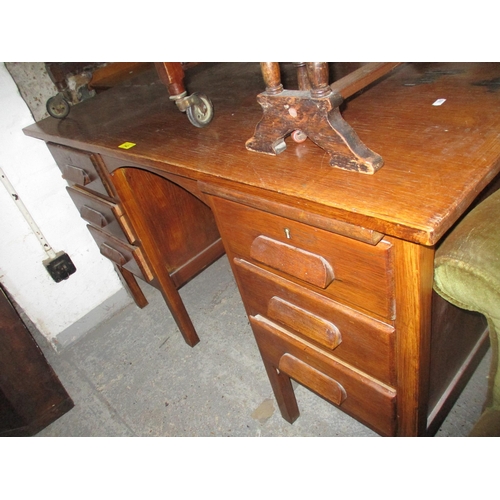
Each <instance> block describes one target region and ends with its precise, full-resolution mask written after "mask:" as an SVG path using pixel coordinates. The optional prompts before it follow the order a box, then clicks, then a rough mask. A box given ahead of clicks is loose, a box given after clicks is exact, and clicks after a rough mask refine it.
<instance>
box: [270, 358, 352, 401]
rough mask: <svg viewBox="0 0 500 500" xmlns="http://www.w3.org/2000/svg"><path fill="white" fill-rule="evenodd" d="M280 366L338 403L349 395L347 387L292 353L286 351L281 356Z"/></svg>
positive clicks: (290, 375) (302, 382)
mask: <svg viewBox="0 0 500 500" xmlns="http://www.w3.org/2000/svg"><path fill="white" fill-rule="evenodd" d="M278 368H279V370H280V371H283V372H284V373H286V374H287V375H288V376H289V377H291V378H293V379H294V380H296V381H297V382H299V383H300V384H302V385H304V386H306V387H309V388H311V389H312V390H313V391H315V392H317V393H318V394H321V395H322V396H323V397H324V398H326V399H327V400H328V401H331V402H332V403H335V404H336V405H341V404H342V403H343V402H344V401H345V399H346V397H347V393H346V392H345V389H344V388H343V387H342V385H341V384H339V383H338V382H337V381H336V380H334V379H333V378H331V377H329V376H328V375H325V374H324V373H322V372H320V371H319V370H316V369H315V368H313V367H312V366H309V365H308V364H306V363H304V362H303V361H301V360H300V359H298V358H296V357H295V356H292V355H291V354H288V353H286V354H283V356H281V358H280V361H279V366H278Z"/></svg>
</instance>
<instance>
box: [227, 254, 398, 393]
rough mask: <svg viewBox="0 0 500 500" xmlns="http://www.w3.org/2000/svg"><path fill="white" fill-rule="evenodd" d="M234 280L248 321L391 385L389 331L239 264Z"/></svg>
mask: <svg viewBox="0 0 500 500" xmlns="http://www.w3.org/2000/svg"><path fill="white" fill-rule="evenodd" d="M234 270H235V274H236V279H237V281H238V285H239V287H240V291H241V295H242V297H243V300H244V303H245V307H246V308H247V313H248V315H249V316H256V315H261V316H263V317H266V318H268V319H270V320H272V321H274V322H276V323H278V324H280V325H281V326H282V327H283V328H286V329H287V330H289V331H291V332H293V333H294V334H295V335H297V336H298V337H301V338H303V339H304V340H306V341H308V342H311V343H313V344H314V345H315V346H316V347H317V348H319V349H322V350H325V352H327V353H329V354H331V355H333V356H334V357H335V358H337V359H339V360H340V361H343V362H346V363H348V364H350V365H351V366H353V367H355V368H356V369H358V370H361V371H363V372H365V373H367V374H369V375H370V376H372V377H375V378H376V379H378V380H380V381H381V382H383V383H385V384H387V385H391V386H394V385H395V382H396V380H395V378H396V375H395V359H394V357H395V352H394V351H395V335H394V327H393V326H392V325H388V324H386V323H383V322H381V321H378V320H375V319H373V318H371V317H369V316H367V315H365V314H362V313H360V312H357V311H355V310H354V309H351V308H350V307H346V306H344V305H342V304H339V303H338V302H334V301H333V300H331V299H328V298H325V297H323V296H322V295H320V294H318V293H315V292H312V291H310V290H307V289H305V288H303V287H301V286H299V285H297V284H295V283H293V282H291V281H289V280H285V279H283V278H281V277H279V276H276V275H274V274H272V273H270V272H268V271H266V270H264V269H261V268H259V267H258V266H256V265H254V264H251V263H249V262H246V261H244V260H241V259H235V260H234Z"/></svg>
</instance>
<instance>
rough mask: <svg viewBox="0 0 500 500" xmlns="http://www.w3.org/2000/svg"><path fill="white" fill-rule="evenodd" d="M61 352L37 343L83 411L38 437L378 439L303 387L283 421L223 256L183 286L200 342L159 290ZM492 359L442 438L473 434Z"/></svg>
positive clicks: (474, 380)
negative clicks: (180, 324) (293, 411)
mask: <svg viewBox="0 0 500 500" xmlns="http://www.w3.org/2000/svg"><path fill="white" fill-rule="evenodd" d="M144 290H145V293H146V295H147V297H148V300H149V302H150V303H149V305H148V306H147V307H146V308H144V309H142V310H141V309H139V308H137V307H136V306H135V305H134V304H132V305H130V306H128V307H127V308H125V309H124V310H123V311H122V312H121V313H119V314H118V315H116V316H115V317H113V318H112V319H111V320H109V321H108V322H106V323H105V324H102V325H100V326H99V327H98V328H96V329H95V330H93V331H91V332H89V333H88V334H86V335H85V336H84V337H82V338H81V339H79V340H78V341H76V342H75V343H73V344H72V345H70V346H68V347H67V348H65V349H64V350H63V351H62V352H59V353H56V352H55V351H54V350H53V349H52V348H50V347H49V346H48V345H47V344H46V342H44V341H43V339H41V338H37V341H39V343H40V346H41V348H42V350H43V351H44V353H45V355H46V357H47V359H48V360H49V362H50V364H51V365H52V366H53V368H54V370H55V372H56V373H57V375H58V376H59V378H60V380H61V382H62V384H63V385H64V387H65V388H66V390H67V391H68V393H69V394H70V396H71V397H72V398H73V401H74V403H75V407H74V408H73V409H72V410H71V411H69V412H68V413H67V414H65V415H63V416H62V417H61V418H60V419H58V420H57V421H56V422H54V423H53V424H51V425H50V426H49V427H47V428H46V429H44V430H43V431H42V432H40V433H39V434H38V436H88V437H93V436H102V437H104V436H111V437H112V436H220V437H223V436H288V437H293V436H311V437H314V436H324V437H326V436H360V437H374V436H376V434H375V433H374V432H372V431H371V430H370V429H368V428H367V427H365V426H364V425H362V424H360V423H359V422H357V421H356V420H354V419H352V418H350V417H349V416H347V415H345V414H343V413H342V412H341V411H339V410H338V409H336V408H335V407H333V406H332V405H330V404H328V403H327V402H325V401H324V400H322V399H321V398H319V397H317V396H315V395H314V394H312V393H311V392H310V391H308V390H307V389H305V388H303V387H302V386H297V387H296V394H297V400H298V403H299V408H300V411H301V416H300V417H299V419H298V420H297V421H296V422H295V423H294V424H293V425H290V424H289V423H287V422H286V421H285V420H284V419H283V418H281V416H280V413H279V410H278V408H277V405H276V402H275V400H274V397H273V393H272V390H271V386H270V384H269V381H268V379H267V375H266V373H265V370H264V367H263V365H262V362H261V359H260V355H259V353H258V350H257V346H256V344H255V341H254V338H253V335H252V332H251V329H250V326H249V323H248V320H247V317H246V315H245V312H244V308H243V305H242V302H241V299H240V296H239V293H238V290H237V287H236V284H235V282H234V278H233V276H232V274H231V271H230V268H229V264H228V261H227V258H226V257H225V256H224V257H222V258H221V259H220V260H218V261H217V262H216V263H215V264H214V265H212V266H211V267H210V268H208V269H207V270H205V271H204V272H203V273H201V274H200V275H199V276H197V277H196V278H195V279H194V280H192V281H191V282H190V283H188V284H187V285H186V286H185V287H183V288H182V289H181V295H182V297H183V300H184V301H185V304H186V307H187V309H188V312H189V314H190V315H191V317H192V320H193V323H194V325H195V328H196V329H197V331H198V334H199V336H200V338H201V342H200V343H199V344H198V345H197V346H196V347H194V348H191V347H189V346H188V345H187V344H185V343H184V340H183V338H182V336H181V334H180V333H179V331H178V329H177V327H176V325H175V323H174V321H173V319H172V317H171V315H170V313H169V311H168V309H167V307H166V306H165V303H164V302H163V298H162V297H161V295H160V293H159V292H158V291H157V290H155V289H154V288H152V287H149V286H146V287H145V288H144ZM489 359H490V355H489V353H488V355H487V356H486V357H485V359H484V360H483V362H482V363H481V365H480V366H479V368H478V370H477V371H476V373H475V375H474V377H473V378H472V380H471V381H470V382H469V384H468V386H467V387H466V389H465V390H464V392H463V393H462V395H461V397H460V399H459V400H458V401H457V403H456V404H455V406H454V408H453V409H452V411H451V413H450V414H449V416H448V418H447V419H446V421H445V422H444V424H443V426H442V427H441V429H440V430H439V431H438V433H437V436H467V435H468V433H469V431H470V430H471V428H472V426H473V425H474V423H475V421H476V420H477V418H478V417H479V414H480V411H481V405H482V403H483V401H484V398H485V394H486V384H487V372H488V363H489Z"/></svg>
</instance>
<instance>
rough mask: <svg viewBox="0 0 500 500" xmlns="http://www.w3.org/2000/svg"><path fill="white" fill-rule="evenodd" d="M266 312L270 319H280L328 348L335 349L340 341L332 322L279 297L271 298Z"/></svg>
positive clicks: (338, 333)
mask: <svg viewBox="0 0 500 500" xmlns="http://www.w3.org/2000/svg"><path fill="white" fill-rule="evenodd" d="M267 314H268V316H269V318H270V319H274V320H277V321H280V322H281V323H283V324H284V325H286V326H288V327H289V328H291V329H292V330H295V331H296V332H299V333H301V334H303V335H305V336H306V337H309V338H310V339H312V340H315V341H316V342H319V343H320V344H322V345H324V346H325V347H328V348H329V349H335V348H336V347H337V346H338V345H339V344H340V343H341V342H342V335H341V334H340V331H339V329H338V328H337V327H336V326H335V325H334V324H333V323H331V322H330V321H327V320H326V319H323V318H321V317H319V316H316V315H315V314H313V313H311V312H309V311H306V310H305V309H302V308H301V307H298V306H296V305H294V304H291V303H290V302H287V301H286V300H283V299H281V298H279V297H276V296H274V297H272V298H271V300H270V301H269V305H268V310H267Z"/></svg>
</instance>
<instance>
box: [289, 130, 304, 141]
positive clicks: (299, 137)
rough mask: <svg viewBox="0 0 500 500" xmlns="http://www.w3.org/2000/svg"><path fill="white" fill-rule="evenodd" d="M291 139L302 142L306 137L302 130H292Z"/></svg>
mask: <svg viewBox="0 0 500 500" xmlns="http://www.w3.org/2000/svg"><path fill="white" fill-rule="evenodd" d="M292 139H293V140H294V141H295V142H299V143H300V142H304V141H305V140H306V139H307V135H306V134H304V132H302V130H294V131H293V132H292Z"/></svg>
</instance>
